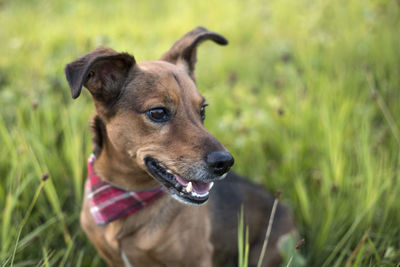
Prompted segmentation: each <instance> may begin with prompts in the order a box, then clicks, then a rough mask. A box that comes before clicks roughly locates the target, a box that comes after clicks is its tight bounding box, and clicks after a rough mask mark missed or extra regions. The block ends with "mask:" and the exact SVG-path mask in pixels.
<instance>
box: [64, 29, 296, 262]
mask: <svg viewBox="0 0 400 267" xmlns="http://www.w3.org/2000/svg"><path fill="white" fill-rule="evenodd" d="M205 40H212V41H214V42H215V43H218V44H220V45H226V44H227V40H226V39H225V38H224V37H223V36H221V35H219V34H217V33H213V32H209V31H207V30H206V29H205V28H202V27H198V28H196V29H194V30H192V31H191V32H189V33H187V34H186V35H185V36H183V37H182V38H181V39H180V40H178V41H177V42H176V43H175V44H174V45H173V46H172V48H171V49H170V50H169V51H168V52H166V53H165V54H164V55H163V56H162V57H161V59H160V60H157V61H142V62H135V59H134V58H133V56H131V55H129V54H127V53H118V52H116V51H114V50H112V49H110V48H106V47H99V48H97V49H95V50H93V51H91V52H90V53H88V54H86V55H84V56H83V57H81V58H78V59H76V60H75V61H73V62H72V63H70V64H68V65H67V66H66V68H65V73H66V77H67V80H68V83H69V85H70V87H71V92H72V97H73V98H77V97H78V96H79V95H80V93H81V89H82V86H85V87H86V88H87V89H88V90H89V92H90V93H91V95H92V98H93V101H94V104H95V106H96V114H95V115H94V117H93V120H92V129H93V135H94V137H93V143H94V154H95V156H96V160H95V161H94V163H93V167H94V172H95V173H96V175H97V176H98V177H100V180H102V181H104V182H106V183H107V184H108V185H112V187H113V188H114V187H115V188H120V189H123V190H124V191H123V192H127V191H130V192H146V190H148V189H149V188H155V187H157V186H159V185H160V184H161V185H163V188H164V190H165V191H168V193H165V194H162V195H161V197H159V198H158V199H156V200H154V201H153V202H152V203H151V204H149V205H148V206H146V207H143V208H142V209H140V210H138V211H136V212H134V213H132V214H130V215H128V216H125V217H121V218H118V219H116V220H113V221H112V222H109V223H107V224H105V225H102V226H99V225H98V224H96V220H95V217H94V216H93V215H92V214H93V211H92V210H91V206H90V203H89V201H88V198H87V197H86V195H87V194H89V192H88V190H89V189H88V187H87V188H86V192H85V194H86V195H85V197H84V201H83V207H82V212H81V225H82V227H83V229H84V231H85V232H86V234H87V236H88V237H89V239H90V240H91V241H92V243H93V244H94V246H95V247H96V248H97V250H98V252H99V253H100V254H101V255H102V257H103V258H104V259H105V260H106V262H107V263H108V265H110V266H123V265H125V266H136V267H138V266H139V267H140V266H204V267H206V266H213V264H214V266H227V265H229V266H230V264H233V265H235V263H236V261H237V260H236V259H237V253H238V250H237V240H236V238H237V227H238V226H237V219H238V212H239V210H240V207H241V205H243V206H244V210H245V218H246V221H245V223H246V224H248V225H249V229H250V238H249V243H250V256H249V258H250V259H249V261H250V265H251V266H252V265H255V264H256V263H257V260H258V257H259V255H260V250H261V247H262V243H263V240H264V236H265V231H266V227H267V224H268V217H269V212H270V211H271V208H272V203H273V197H272V196H271V195H270V194H268V193H267V192H265V191H264V190H263V189H261V188H260V187H258V186H256V185H253V184H251V183H250V182H248V181H246V180H244V179H242V178H239V177H238V176H237V175H236V174H234V173H233V172H229V173H228V171H229V169H230V167H231V166H232V164H233V158H232V156H231V154H229V152H227V150H226V149H225V147H224V146H223V145H221V144H220V142H218V140H217V139H216V138H215V137H214V136H212V135H211V134H210V133H209V132H208V131H207V130H205V129H204V127H203V120H204V109H205V106H206V104H205V99H204V98H203V97H202V96H201V95H200V94H199V92H198V90H197V88H196V84H195V75H194V67H195V63H196V49H197V46H198V45H199V44H200V43H201V42H203V41H205ZM225 176H227V177H226V179H224V180H221V179H223V178H225ZM219 180H221V181H219ZM214 181H215V187H214V188H213V190H212V191H213V192H212V193H211V194H210V199H209V201H208V202H207V200H208V198H209V190H210V189H211V187H212V185H213V182H214ZM177 200H178V201H177ZM91 212H92V213H91ZM295 230H296V227H295V224H294V221H293V218H292V215H291V213H290V212H289V211H288V209H287V208H286V207H284V206H282V205H279V206H278V209H277V213H276V216H275V221H274V224H273V229H272V234H271V237H270V239H269V243H268V247H267V253H266V256H265V259H264V264H263V266H275V265H279V263H280V262H281V257H280V254H279V251H278V248H277V244H278V241H279V240H280V238H281V237H283V236H284V235H286V234H288V233H291V232H294V231H295Z"/></svg>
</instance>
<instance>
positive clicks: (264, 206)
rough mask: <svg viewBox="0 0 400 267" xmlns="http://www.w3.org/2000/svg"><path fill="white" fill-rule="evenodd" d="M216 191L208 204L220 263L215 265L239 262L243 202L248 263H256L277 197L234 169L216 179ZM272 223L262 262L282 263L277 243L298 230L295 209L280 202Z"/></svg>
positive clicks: (269, 264) (233, 264) (215, 248)
mask: <svg viewBox="0 0 400 267" xmlns="http://www.w3.org/2000/svg"><path fill="white" fill-rule="evenodd" d="M213 191H214V192H213V194H212V195H211V196H210V199H209V207H210V211H211V221H212V225H213V227H212V236H211V238H212V243H213V245H214V255H215V262H217V263H218V264H217V265H216V266H235V265H236V264H237V255H238V245H237V235H238V218H239V214H240V210H241V207H242V206H243V211H244V218H245V221H244V225H245V226H246V225H247V226H248V227H249V244H250V255H249V266H255V265H256V264H257V261H258V258H259V256H260V252H261V248H262V244H263V242H264V238H265V232H266V230H267V226H268V221H269V217H270V214H271V210H272V206H273V202H274V197H273V196H272V195H271V194H270V193H268V192H266V191H265V190H264V189H263V188H262V187H261V186H258V185H255V184H253V183H251V182H250V181H248V180H247V179H244V178H242V177H240V176H239V175H237V174H236V173H234V172H230V173H229V174H228V176H227V177H226V179H224V180H221V181H219V182H218V183H216V184H215V188H213ZM272 227H273V228H272V233H271V236H270V238H269V240H268V247H267V252H266V256H265V258H264V263H265V265H263V266H277V265H279V264H281V262H282V258H281V256H280V252H279V250H278V247H277V245H278V242H279V239H280V238H282V236H284V235H286V234H290V233H295V232H296V226H295V223H294V219H293V216H292V213H291V212H290V211H289V209H288V208H287V207H286V206H284V205H281V204H279V205H278V208H277V210H276V213H275V217H274V223H273V225H272Z"/></svg>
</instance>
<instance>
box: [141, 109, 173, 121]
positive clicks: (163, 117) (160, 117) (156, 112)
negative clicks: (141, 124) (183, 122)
mask: <svg viewBox="0 0 400 267" xmlns="http://www.w3.org/2000/svg"><path fill="white" fill-rule="evenodd" d="M170 114H171V113H170V112H169V110H168V109H166V108H152V109H150V110H148V111H146V115H147V117H149V119H150V120H152V121H154V122H166V121H168V120H169V119H170V117H171V116H170Z"/></svg>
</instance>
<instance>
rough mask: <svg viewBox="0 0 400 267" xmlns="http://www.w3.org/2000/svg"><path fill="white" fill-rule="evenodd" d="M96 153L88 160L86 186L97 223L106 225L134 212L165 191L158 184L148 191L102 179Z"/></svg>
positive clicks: (91, 209)
mask: <svg viewBox="0 0 400 267" xmlns="http://www.w3.org/2000/svg"><path fill="white" fill-rule="evenodd" d="M95 159H96V157H95V155H93V154H92V155H90V157H89V161H88V177H87V179H86V187H87V189H88V195H87V198H88V200H89V206H90V212H91V213H92V215H93V218H94V220H95V222H96V223H97V225H100V226H101V225H106V224H108V223H110V222H112V221H114V220H117V219H119V218H123V217H125V216H128V215H129V214H132V213H134V212H136V211H138V210H140V209H141V208H143V207H145V206H147V205H149V204H150V203H152V202H153V201H155V200H156V199H158V198H159V197H161V196H162V195H163V193H164V192H165V190H164V187H162V186H157V187H153V188H151V189H149V190H146V191H140V192H134V191H125V190H123V189H120V188H118V187H115V186H112V185H111V184H109V183H106V182H104V181H102V180H101V179H100V178H99V177H98V176H97V175H96V173H95V172H94V169H93V162H94V161H95Z"/></svg>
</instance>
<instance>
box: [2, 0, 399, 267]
mask: <svg viewBox="0 0 400 267" xmlns="http://www.w3.org/2000/svg"><path fill="white" fill-rule="evenodd" d="M198 25H202V26H205V27H206V28H208V29H209V30H212V31H215V32H218V33H220V34H222V35H224V36H225V37H226V38H227V39H228V40H229V42H230V43H229V45H228V46H226V47H220V46H217V45H215V44H213V43H212V42H208V43H204V44H203V45H202V46H201V47H200V48H199V54H198V64H197V66H196V73H197V77H198V87H199V90H200V91H201V93H202V94H203V95H204V96H205V97H206V98H207V99H208V103H209V104H210V106H209V107H208V109H207V119H206V127H207V128H208V129H209V130H210V132H212V133H213V134H215V135H216V136H217V137H218V138H219V139H220V141H221V142H222V143H223V144H224V145H225V146H226V147H227V148H228V149H229V150H230V151H231V152H232V154H233V155H234V157H235V162H236V163H235V166H234V170H235V171H237V172H239V173H241V174H243V175H246V176H248V177H250V179H252V180H253V181H255V182H258V183H260V184H263V185H264V186H265V187H266V188H268V189H269V190H271V191H272V192H276V191H277V190H278V189H282V191H283V194H282V196H281V201H282V202H284V203H286V204H287V205H289V206H290V208H291V209H292V210H293V212H294V214H295V216H296V220H297V223H298V227H299V231H300V237H301V238H304V239H305V241H306V244H305V246H304V247H303V248H302V249H301V250H300V251H299V253H300V254H301V255H302V256H303V257H304V259H305V266H396V265H398V264H399V262H400V202H399V200H398V197H399V195H400V184H399V182H400V175H399V163H400V161H399V148H400V132H399V126H400V125H399V122H400V105H399V97H400V90H399V89H400V1H395V0H391V1H388V0H385V1H383V0H368V1H367V0H366V1H360V0H358V1H357V0H339V1H333V0H316V1H310V0H269V1H261V0H246V1H244V0H220V1H213V0H210V1H183V0H174V1H172V0H169V1H156V0H149V1H128V0H121V1H102V0H96V1H94V0H85V1H67V0H59V1H50V0H31V1H23V0H12V1H11V0H0V51H2V52H1V56H0V112H1V113H0V212H1V215H0V264H1V266H8V265H15V266H33V265H35V266H41V265H46V266H47V265H57V266H101V265H104V263H103V262H102V260H101V259H100V257H99V256H98V255H97V253H96V252H95V250H94V249H93V247H92V245H91V244H90V243H89V241H88V240H87V239H86V237H85V236H84V234H83V233H82V231H81V229H80V227H79V211H80V205H81V200H82V188H83V182H84V180H85V177H86V160H87V157H88V156H89V154H90V152H91V151H90V149H91V143H90V134H89V129H88V121H89V118H90V116H91V115H92V114H93V105H92V102H91V100H90V96H89V94H88V92H87V91H86V90H84V93H83V95H82V96H81V97H80V98H79V99H77V100H75V101H73V100H72V98H71V94H70V90H69V88H68V85H67V82H66V80H65V77H64V73H63V68H64V66H65V64H67V63H69V62H71V61H72V60H74V59H75V58H77V57H78V56H81V55H83V54H85V53H87V52H88V51H90V50H92V49H94V48H96V47H97V46H99V45H106V46H109V47H112V48H113V49H115V50H117V51H127V52H129V53H131V54H133V55H134V56H135V58H136V60H137V61H140V60H148V59H157V58H159V57H160V56H161V55H162V53H163V52H165V51H167V50H168V49H169V48H170V46H171V45H172V44H173V43H174V42H175V41H176V40H177V39H179V38H180V37H181V36H182V35H183V34H185V33H186V32H188V31H189V30H191V29H193V28H195V27H196V26H198ZM47 177H48V179H47V180H46V178H47ZM42 180H46V181H45V182H43V181H42ZM232 219H234V220H237V218H232ZM250 231H251V229H250ZM283 253H285V252H283ZM286 253H287V252H286ZM286 257H287V255H286Z"/></svg>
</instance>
